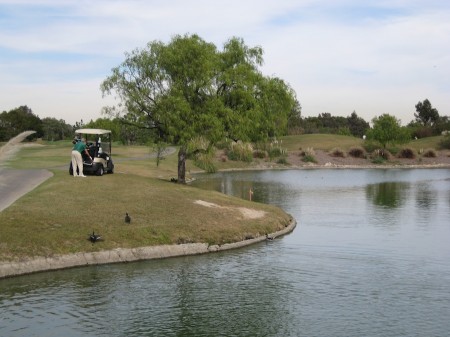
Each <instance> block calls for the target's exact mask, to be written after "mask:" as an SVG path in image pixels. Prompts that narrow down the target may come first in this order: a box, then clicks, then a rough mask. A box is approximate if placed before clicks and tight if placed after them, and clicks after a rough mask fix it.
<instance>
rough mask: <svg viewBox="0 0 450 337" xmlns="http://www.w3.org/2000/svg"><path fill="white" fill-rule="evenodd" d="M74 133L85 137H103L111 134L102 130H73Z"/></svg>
mask: <svg viewBox="0 0 450 337" xmlns="http://www.w3.org/2000/svg"><path fill="white" fill-rule="evenodd" d="M75 133H81V134H87V135H104V134H107V133H111V131H110V130H104V129H78V130H75Z"/></svg>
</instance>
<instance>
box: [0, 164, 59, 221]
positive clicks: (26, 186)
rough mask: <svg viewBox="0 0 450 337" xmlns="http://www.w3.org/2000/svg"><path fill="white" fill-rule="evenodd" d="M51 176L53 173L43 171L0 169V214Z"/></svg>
mask: <svg viewBox="0 0 450 337" xmlns="http://www.w3.org/2000/svg"><path fill="white" fill-rule="evenodd" d="M52 176H53V173H52V172H50V171H48V170H45V169H40V170H38V169H33V170H12V169H6V168H1V167H0V212H1V211H3V210H4V209H5V208H7V207H9V206H11V205H12V204H13V203H14V202H15V201H16V200H17V199H19V198H20V197H21V196H23V195H25V194H26V193H28V192H30V191H32V190H33V189H34V188H36V187H37V186H39V185H40V184H42V183H43V182H44V181H46V180H47V179H48V178H50V177H52Z"/></svg>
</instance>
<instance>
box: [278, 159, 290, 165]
mask: <svg viewBox="0 0 450 337" xmlns="http://www.w3.org/2000/svg"><path fill="white" fill-rule="evenodd" d="M277 164H280V165H290V164H289V162H288V161H287V159H286V157H281V158H278V160H277Z"/></svg>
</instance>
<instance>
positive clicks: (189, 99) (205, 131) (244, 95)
mask: <svg viewBox="0 0 450 337" xmlns="http://www.w3.org/2000/svg"><path fill="white" fill-rule="evenodd" d="M262 54H263V52H262V49H261V48H260V47H253V48H249V47H248V46H246V45H245V44H244V41H243V40H242V39H239V38H232V39H230V40H229V41H227V42H226V43H225V44H224V47H223V50H222V51H219V50H217V48H216V46H215V45H214V44H212V43H208V42H206V41H204V40H203V39H201V38H200V37H199V36H197V35H185V36H180V35H177V36H175V37H173V38H172V40H171V41H170V42H169V43H168V44H164V43H162V42H159V41H153V42H150V43H149V44H148V45H147V47H146V48H144V49H141V50H139V49H136V50H134V51H133V52H131V53H129V54H127V55H126V60H125V61H124V62H123V63H122V64H121V65H119V66H118V67H116V68H114V69H113V70H112V75H111V76H109V77H108V78H107V79H106V80H105V81H104V82H103V83H102V86H101V89H102V92H103V94H104V95H109V94H116V95H117V97H119V99H120V101H121V103H120V104H121V106H119V107H118V109H114V108H108V109H107V111H110V113H115V114H116V115H120V116H122V117H123V116H125V117H126V118H127V119H128V120H129V121H130V124H133V125H135V126H139V127H140V128H145V129H148V130H150V131H151V132H152V134H153V136H154V137H155V139H161V140H163V141H165V142H171V143H175V144H179V145H181V146H182V147H181V148H183V146H184V145H186V144H187V143H188V142H189V141H190V140H191V139H192V138H194V137H196V136H197V135H201V136H203V137H205V138H206V139H208V141H209V142H210V143H211V144H215V143H216V142H218V141H220V140H221V139H223V138H226V137H227V138H230V139H232V140H234V141H237V140H242V141H253V142H254V141H259V140H266V139H268V138H270V137H273V136H277V135H283V134H285V133H286V132H287V120H288V117H289V116H290V114H291V113H292V110H293V109H295V104H296V99H295V93H294V91H293V90H292V89H291V88H290V86H289V85H287V84H286V83H284V81H283V80H281V79H279V78H273V77H265V76H263V75H262V74H261V72H260V70H259V67H260V66H261V65H262V62H263V58H262ZM179 158H180V160H181V161H183V160H184V159H183V158H185V157H184V156H182V155H181V156H180V157H179ZM183 165H184V164H182V166H183ZM181 172H183V171H182V170H179V175H180V174H182V173H181ZM178 180H179V181H183V179H180V177H179V179H178Z"/></svg>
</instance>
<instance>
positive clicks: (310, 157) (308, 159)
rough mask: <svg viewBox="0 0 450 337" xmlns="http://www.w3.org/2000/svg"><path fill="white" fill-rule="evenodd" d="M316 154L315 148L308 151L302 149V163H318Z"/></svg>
mask: <svg viewBox="0 0 450 337" xmlns="http://www.w3.org/2000/svg"><path fill="white" fill-rule="evenodd" d="M315 154H316V153H315V152H314V149H313V148H307V149H306V150H302V149H300V156H301V157H303V158H302V161H304V162H305V163H317V160H316V157H314V156H315Z"/></svg>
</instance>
